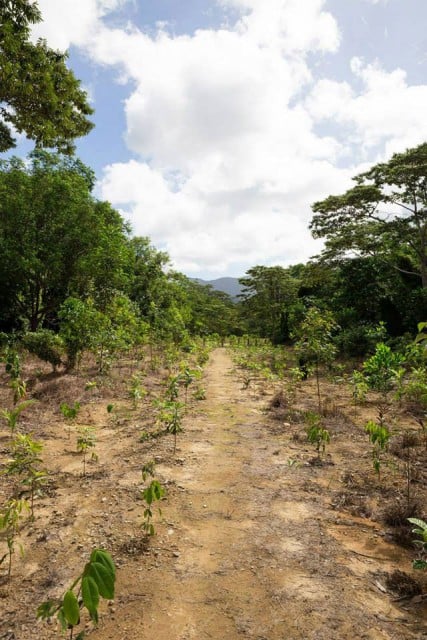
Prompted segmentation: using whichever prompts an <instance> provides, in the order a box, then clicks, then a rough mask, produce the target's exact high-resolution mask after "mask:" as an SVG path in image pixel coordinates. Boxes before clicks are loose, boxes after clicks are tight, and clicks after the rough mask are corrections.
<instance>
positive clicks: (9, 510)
mask: <svg viewBox="0 0 427 640" xmlns="http://www.w3.org/2000/svg"><path fill="white" fill-rule="evenodd" d="M28 510H29V506H28V502H27V501H26V500H24V499H21V500H17V499H15V498H12V499H11V500H8V501H7V502H6V504H5V506H4V508H3V510H2V511H1V512H0V531H4V532H5V536H6V544H7V553H6V554H5V555H4V556H3V557H2V558H0V565H1V564H2V563H3V562H4V561H5V560H6V558H8V561H9V562H8V569H7V579H8V580H10V575H11V572H12V556H13V554H14V553H15V538H16V536H17V535H18V533H19V523H20V520H21V518H22V517H23V512H24V511H28ZM19 548H20V552H21V555H24V549H23V547H22V545H19Z"/></svg>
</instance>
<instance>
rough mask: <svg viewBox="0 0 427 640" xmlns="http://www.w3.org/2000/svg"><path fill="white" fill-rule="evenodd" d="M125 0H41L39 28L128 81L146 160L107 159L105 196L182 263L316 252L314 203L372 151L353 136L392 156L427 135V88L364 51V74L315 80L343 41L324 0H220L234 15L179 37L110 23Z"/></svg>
mask: <svg viewBox="0 0 427 640" xmlns="http://www.w3.org/2000/svg"><path fill="white" fill-rule="evenodd" d="M124 3H125V0H103V1H101V0H62V2H61V3H57V2H56V1H54V0H40V6H41V9H42V11H43V13H44V15H45V17H47V20H46V24H45V25H44V27H43V29H45V31H44V32H43V31H41V33H42V34H44V35H47V36H48V38H49V42H52V39H53V40H54V39H55V38H56V40H55V43H56V46H62V47H63V46H68V45H69V44H74V45H75V46H78V47H80V48H81V49H83V50H84V51H85V52H86V53H87V55H88V56H90V57H91V59H92V60H93V61H94V62H95V63H98V64H102V65H111V66H112V67H114V68H115V69H116V73H117V74H118V75H119V76H120V77H121V78H122V79H123V78H125V79H126V80H129V81H131V82H130V84H129V87H130V88H129V95H128V98H127V99H126V101H125V103H124V110H125V115H126V123H127V126H126V132H124V135H125V139H126V142H127V145H128V147H129V149H130V150H131V151H132V152H133V153H134V154H136V156H137V158H138V159H137V160H132V161H129V162H128V163H114V161H110V163H109V164H108V166H106V168H105V171H104V175H103V177H102V179H101V180H100V184H99V189H100V193H101V195H102V197H103V198H106V199H108V200H110V201H111V202H112V203H113V204H114V205H115V206H118V207H120V208H121V210H122V211H123V213H124V215H125V217H126V218H128V219H129V220H130V222H131V223H132V225H133V229H134V232H135V233H137V234H141V235H150V236H151V238H152V240H153V242H154V243H155V244H156V245H157V246H159V247H162V248H165V249H167V250H168V251H169V253H170V255H171V257H172V259H173V261H174V263H175V265H176V267H177V268H179V269H181V270H184V271H186V272H199V271H202V270H203V271H205V272H208V271H211V272H212V273H224V272H226V271H233V265H241V264H245V265H247V267H249V266H251V265H253V264H257V263H258V264H259V263H264V264H266V263H270V264H272V263H280V264H290V263H295V262H298V261H301V260H305V259H307V258H308V257H309V256H310V255H313V253H316V252H317V251H318V249H319V245H318V243H315V242H314V240H312V239H311V238H310V236H309V233H308V231H307V225H308V222H309V220H310V217H311V210H310V203H312V202H313V201H315V200H317V199H320V198H322V197H324V196H326V195H328V194H329V193H336V192H339V191H341V190H342V189H345V188H347V187H348V186H349V183H350V177H351V176H352V175H354V174H355V173H356V172H357V171H358V168H359V167H358V166H357V165H358V162H359V161H363V160H365V159H366V158H365V157H364V156H363V153H362V154H360V155H359V157H358V158H357V159H356V160H355V161H353V162H350V163H349V162H348V152H349V146H350V147H351V145H352V144H353V145H356V144H357V145H360V146H361V147H362V149H365V150H368V152H369V150H375V148H376V146H377V145H378V144H380V143H381V144H382V145H383V147H384V149H385V150H386V152H390V151H392V150H395V149H394V147H395V146H396V147H397V146H399V145H400V146H399V148H402V147H401V145H402V144H403V146H405V145H406V146H408V144H409V145H410V144H416V143H418V142H420V141H421V137H422V136H423V135H424V134H425V129H426V126H427V125H426V124H425V123H424V121H423V116H422V114H424V113H425V107H426V105H427V87H426V86H421V87H412V86H408V84H407V79H406V76H405V73H404V72H403V71H402V70H395V71H393V72H391V73H387V72H385V71H384V70H383V69H382V68H381V67H380V65H378V64H367V63H365V62H364V61H363V60H361V59H359V58H354V59H353V60H352V62H351V74H352V78H353V80H354V82H351V81H349V82H337V81H335V80H334V79H327V78H324V79H321V80H316V79H315V78H314V77H313V72H312V70H311V68H310V65H309V55H311V56H313V55H315V56H324V55H326V54H333V53H334V52H336V51H337V50H338V47H339V44H340V31H339V28H338V25H337V22H336V20H335V18H334V17H333V16H332V14H331V13H330V12H328V11H326V8H325V7H326V2H325V1H324V0H305V2H301V0H218V3H219V4H222V5H223V6H224V7H227V8H230V7H231V8H233V9H234V10H235V11H237V18H236V19H235V23H234V24H232V25H231V26H228V27H225V26H223V27H222V28H219V29H216V30H214V29H204V30H198V31H195V33H194V34H192V35H180V36H174V35H172V34H171V33H169V32H168V31H167V25H166V26H159V27H158V29H157V31H155V32H154V33H153V32H152V33H145V32H143V31H141V30H139V29H138V28H137V27H135V26H132V25H131V26H128V27H127V28H118V27H115V28H113V27H111V26H107V25H106V23H105V22H104V20H103V17H104V16H105V15H107V14H108V13H109V12H112V11H115V10H117V9H119V8H120V6H121V5H122V4H124ZM59 4H60V5H61V9H60V13H61V16H59ZM76 5H78V7H77V8H76ZM64 15H65V19H64ZM68 19H69V20H68ZM77 22H78V24H77ZM46 30H47V31H46ZM49 34H50V35H49ZM60 42H62V43H65V44H62V45H61V44H58V43H60ZM357 84H359V85H360V87H361V89H360V88H359V89H355V86H357ZM325 122H333V123H334V127H336V126H338V129H337V130H336V131H335V130H334V133H333V135H332V134H331V133H330V129H329V133H328V135H326V134H321V133H319V131H320V129H319V125H322V124H323V123H325ZM345 161H346V162H347V164H351V166H346V162H345ZM343 167H344V168H343Z"/></svg>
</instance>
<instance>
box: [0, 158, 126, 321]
mask: <svg viewBox="0 0 427 640" xmlns="http://www.w3.org/2000/svg"><path fill="white" fill-rule="evenodd" d="M29 160H30V161H29V163H28V164H26V163H24V162H23V161H22V160H19V159H17V158H11V159H10V160H7V161H0V252H1V256H2V264H1V269H0V302H1V303H2V307H1V308H2V312H1V313H0V316H1V315H3V314H5V315H6V317H5V315H3V318H2V317H0V321H2V322H3V324H4V326H5V328H6V329H10V328H13V326H15V327H16V326H17V320H18V319H19V318H22V319H24V321H25V322H26V323H28V324H29V327H30V330H31V331H35V330H36V329H37V328H38V327H39V326H40V325H41V324H43V323H44V322H45V321H48V322H50V321H52V320H55V318H56V314H57V311H58V309H59V307H60V305H61V304H62V302H63V301H64V300H65V298H67V297H68V296H70V295H77V296H79V297H85V296H87V295H88V294H92V293H93V291H94V290H96V292H97V296H96V297H97V298H101V299H102V301H103V302H104V304H105V300H106V299H107V298H108V296H111V295H112V294H113V292H114V291H115V290H116V289H121V288H125V287H126V286H127V277H128V275H127V271H126V270H127V269H129V266H128V262H129V245H128V238H127V227H126V225H125V223H124V222H123V220H122V218H121V216H120V214H119V213H118V212H117V211H115V210H114V209H112V207H111V206H110V205H109V204H108V203H102V202H98V201H96V200H95V199H94V198H93V196H92V194H91V188H92V186H93V182H94V177H93V173H92V171H91V170H90V169H88V168H87V167H85V165H83V164H82V163H81V162H80V161H79V160H77V159H75V158H71V157H68V156H66V157H64V156H60V155H58V154H50V153H48V152H46V151H34V152H33V153H32V154H30V158H29ZM93 297H95V296H93ZM7 310H13V312H14V313H15V316H16V317H15V318H11V317H10V314H9V313H8V312H7ZM11 322H12V323H14V325H12V326H10V324H8V323H11Z"/></svg>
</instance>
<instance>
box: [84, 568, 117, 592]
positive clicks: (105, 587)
mask: <svg viewBox="0 0 427 640" xmlns="http://www.w3.org/2000/svg"><path fill="white" fill-rule="evenodd" d="M87 575H88V576H90V577H91V578H93V580H94V581H95V583H96V586H97V587H98V590H99V593H100V595H101V596H102V597H103V598H106V599H107V600H112V599H113V598H114V575H113V574H112V573H111V571H110V570H109V569H107V568H106V567H105V565H103V564H101V563H100V562H91V563H90V565H89V568H88V572H87Z"/></svg>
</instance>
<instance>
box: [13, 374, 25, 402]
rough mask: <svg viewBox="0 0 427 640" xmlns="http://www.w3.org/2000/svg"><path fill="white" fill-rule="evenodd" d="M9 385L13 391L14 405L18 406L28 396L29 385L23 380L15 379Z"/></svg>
mask: <svg viewBox="0 0 427 640" xmlns="http://www.w3.org/2000/svg"><path fill="white" fill-rule="evenodd" d="M9 385H10V387H11V389H12V391H13V404H14V405H16V404H18V402H19V401H20V400H22V399H23V398H25V396H26V395H27V383H26V382H25V380H21V378H13V379H12V380H11V381H10V383H9Z"/></svg>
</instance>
